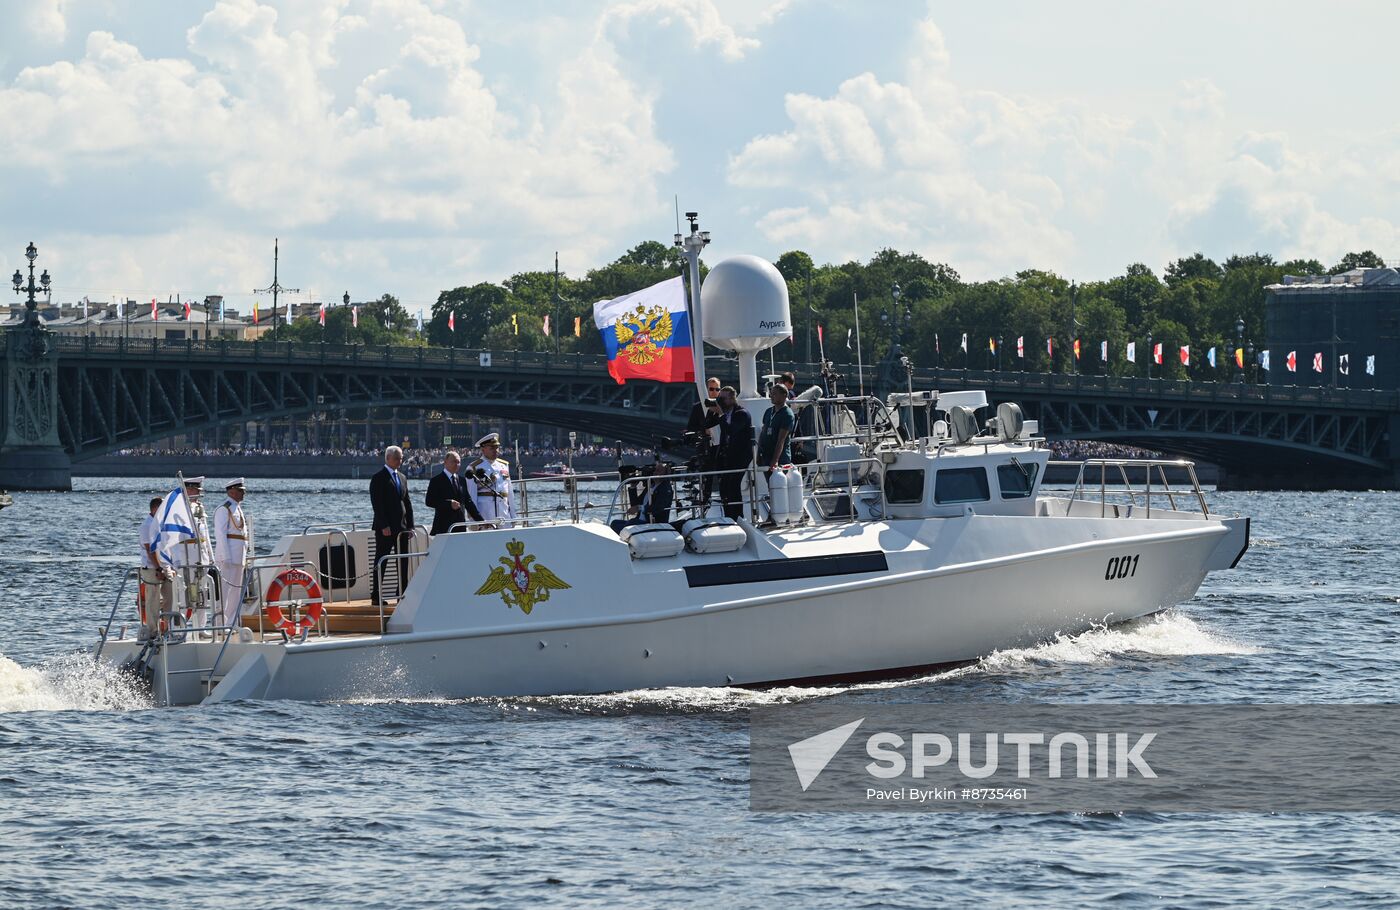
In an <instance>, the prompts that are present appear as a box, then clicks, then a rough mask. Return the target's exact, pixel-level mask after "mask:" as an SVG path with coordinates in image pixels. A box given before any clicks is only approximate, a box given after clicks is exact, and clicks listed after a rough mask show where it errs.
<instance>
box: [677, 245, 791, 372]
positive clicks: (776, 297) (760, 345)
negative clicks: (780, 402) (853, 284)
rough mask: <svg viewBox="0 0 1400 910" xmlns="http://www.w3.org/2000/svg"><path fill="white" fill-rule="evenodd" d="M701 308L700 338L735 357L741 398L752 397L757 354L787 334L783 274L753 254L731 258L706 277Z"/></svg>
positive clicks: (786, 293) (787, 312)
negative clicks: (734, 354) (736, 358)
mask: <svg viewBox="0 0 1400 910" xmlns="http://www.w3.org/2000/svg"><path fill="white" fill-rule="evenodd" d="M700 308H701V312H702V316H703V318H702V325H703V327H704V330H705V340H706V341H708V342H709V343H710V344H712V345H714V346H715V347H717V348H722V349H724V350H728V351H735V352H737V353H738V355H739V393H740V396H741V397H743V398H752V397H757V396H758V394H759V392H760V389H759V388H758V369H757V366H756V363H755V360H756V355H757V354H758V352H759V351H763V350H767V349H768V348H771V347H772V346H773V345H775V344H777V343H778V342H780V341H782V340H783V339H784V338H787V337H788V336H789V335H791V334H792V314H791V311H790V310H789V306H788V290H787V282H786V281H784V280H783V276H782V274H781V273H780V272H779V271H778V270H777V268H776V267H774V265H773V263H771V262H769V261H768V260H766V259H761V258H759V257H758V256H733V257H731V258H729V259H726V260H724V261H723V262H721V263H719V264H718V265H716V266H715V267H714V268H712V269H710V273H709V274H708V275H706V276H705V282H704V284H702V285H701V287H700Z"/></svg>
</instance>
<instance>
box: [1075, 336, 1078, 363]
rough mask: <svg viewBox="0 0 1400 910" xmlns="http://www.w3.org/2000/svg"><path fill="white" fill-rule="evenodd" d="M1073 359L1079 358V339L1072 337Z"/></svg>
mask: <svg viewBox="0 0 1400 910" xmlns="http://www.w3.org/2000/svg"><path fill="white" fill-rule="evenodd" d="M1074 359H1075V360H1078V359H1079V339H1078V338H1076V339H1074Z"/></svg>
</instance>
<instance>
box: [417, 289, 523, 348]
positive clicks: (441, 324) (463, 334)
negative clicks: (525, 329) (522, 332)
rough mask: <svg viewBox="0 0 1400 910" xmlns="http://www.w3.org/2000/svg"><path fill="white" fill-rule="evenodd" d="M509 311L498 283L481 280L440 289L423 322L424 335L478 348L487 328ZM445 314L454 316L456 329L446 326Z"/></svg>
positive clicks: (447, 343) (506, 297) (445, 344)
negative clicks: (448, 289)
mask: <svg viewBox="0 0 1400 910" xmlns="http://www.w3.org/2000/svg"><path fill="white" fill-rule="evenodd" d="M509 314H510V307H509V294H508V293H507V291H506V289H505V288H503V287H501V286H500V285H498V284H491V283H490V282H486V281H483V282H482V283H480V284H474V285H472V286H471V287H469V288H467V287H460V288H453V289H452V290H450V291H443V292H442V293H441V294H439V295H438V299H437V302H436V303H434V304H433V317H432V320H431V321H430V322H429V323H428V325H427V326H426V328H427V330H428V339H429V341H431V342H432V343H433V344H437V345H442V346H443V347H448V346H452V347H464V348H479V347H482V346H483V342H484V341H485V340H486V334H487V333H488V332H489V331H490V330H491V328H492V327H493V326H494V325H496V324H497V323H499V322H500V321H501V320H502V319H503V318H504V319H509V318H510V315H509ZM449 316H451V317H454V318H455V322H456V331H453V329H452V328H450V327H449V326H448V321H449Z"/></svg>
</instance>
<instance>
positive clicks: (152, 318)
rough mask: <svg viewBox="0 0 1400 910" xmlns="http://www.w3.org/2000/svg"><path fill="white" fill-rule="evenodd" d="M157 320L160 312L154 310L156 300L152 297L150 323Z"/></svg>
mask: <svg viewBox="0 0 1400 910" xmlns="http://www.w3.org/2000/svg"><path fill="white" fill-rule="evenodd" d="M158 319H160V310H159V309H157V308H156V299H155V298H154V297H152V298H151V321H152V322H155V321H156V320H158Z"/></svg>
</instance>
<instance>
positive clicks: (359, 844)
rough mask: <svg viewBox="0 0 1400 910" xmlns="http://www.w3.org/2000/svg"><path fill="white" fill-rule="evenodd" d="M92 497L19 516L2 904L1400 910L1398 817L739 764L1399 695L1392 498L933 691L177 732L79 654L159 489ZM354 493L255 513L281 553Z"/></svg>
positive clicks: (26, 501) (356, 513)
mask: <svg viewBox="0 0 1400 910" xmlns="http://www.w3.org/2000/svg"><path fill="white" fill-rule="evenodd" d="M77 483H78V489H76V490H75V491H73V492H71V493H63V494H38V493H35V494H28V493H26V494H17V495H16V496H15V500H16V502H15V505H14V506H13V507H12V508H9V509H6V510H4V512H3V514H0V655H3V656H0V907H102V908H118V910H120V908H141V910H145V908H149V907H154V906H182V907H196V908H197V907H228V906H233V905H239V906H243V907H250V908H251V907H292V906H298V907H305V906H337V907H395V908H410V907H444V906H471V905H484V906H508V905H525V904H539V903H546V902H547V903H550V904H562V905H566V906H598V907H618V906H626V907H654V906H658V905H663V904H670V905H676V904H681V905H706V906H735V907H764V908H768V907H782V906H839V907H851V906H856V907H885V906H908V907H927V906H932V905H941V904H966V903H971V902H973V901H986V902H988V905H989V906H1005V905H1015V904H1034V905H1038V906H1056V907H1058V906H1065V907H1070V906H1081V905H1084V904H1086V903H1088V902H1090V901H1098V900H1111V901H1113V902H1114V903H1115V904H1117V905H1119V906H1124V907H1137V906H1148V905H1151V906H1163V905H1165V906H1179V907H1227V906H1236V905H1240V904H1262V905H1269V906H1295V907H1320V906H1353V905H1357V904H1366V905H1368V906H1388V905H1396V904H1400V899H1397V897H1396V894H1397V892H1398V891H1400V860H1397V855H1400V819H1396V818H1394V817H1387V816H1380V815H1273V816H1267V815H1224V814H1222V815H1210V814H1192V815H1187V814H1143V813H1139V814H1129V815H1121V816H1114V815H1094V816H1082V815H1017V814H1010V813H997V814H991V813H989V814H977V813H965V814H964V813H931V814H906V815H896V816H892V815H861V814H810V815H769V814H755V813H752V812H750V811H749V808H748V766H747V747H748V730H747V709H748V708H749V707H750V706H752V705H759V704H771V703H773V702H782V701H795V700H800V699H834V700H844V701H857V702H906V701H958V702H1002V701H1005V702H1076V703H1095V702H1150V703H1184V702H1190V703H1228V702H1279V703H1298V702H1395V701H1400V674H1398V673H1397V669H1398V667H1397V654H1400V648H1398V647H1397V645H1400V584H1397V579H1396V566H1397V549H1398V548H1397V544H1396V531H1397V529H1400V496H1396V495H1395V494H1386V493H1311V494H1299V493H1251V494H1244V493H1235V494H1224V493H1222V494H1212V495H1211V496H1210V504H1211V507H1212V509H1213V510H1217V511H1222V512H1225V513H1232V514H1233V513H1240V514H1250V515H1252V516H1253V517H1254V526H1253V527H1254V540H1253V544H1252V546H1251V548H1250V550H1249V552H1248V554H1247V555H1246V556H1245V558H1244V560H1243V561H1242V562H1241V563H1240V566H1239V568H1238V569H1236V570H1235V571H1233V572H1224V573H1216V574H1214V575H1212V576H1210V577H1209V578H1208V579H1207V581H1206V584H1205V586H1204V587H1203V588H1202V589H1201V592H1200V593H1199V595H1198V596H1197V597H1196V598H1195V599H1194V600H1192V601H1191V602H1190V603H1187V604H1185V605H1184V606H1182V607H1181V608H1179V609H1177V610H1174V611H1171V612H1169V613H1167V614H1164V615H1162V616H1159V617H1156V618H1152V619H1148V620H1144V621H1140V622H1138V623H1136V624H1133V625H1130V626H1127V627H1120V628H1115V629H1110V630H1100V631H1093V632H1089V633H1086V634H1084V635H1080V636H1078V637H1075V638H1070V639H1064V640H1059V641H1054V642H1050V643H1047V644H1043V645H1041V646H1038V647H1034V648H1029V649H1024V650H1016V651H1005V652H1000V653H996V654H993V655H991V656H989V657H987V658H986V659H984V660H983V661H981V662H980V663H979V664H977V665H975V666H971V667H966V668H962V669H959V670H955V671H951V672H947V673H942V674H938V675H935V676H930V677H925V678H921V679H914V680H908V681H902V682H897V683H881V684H874V685H863V686H849V687H837V688H823V689H805V690H804V689H785V690H779V691H766V692H761V693H752V692H742V691H732V690H724V689H677V690H666V691H657V692H641V693H626V694H619V695H609V696H590V697H568V698H520V699H501V698H492V699H468V700H464V701H443V702H408V703H406V702H402V701H394V700H376V699H374V698H372V697H367V698H366V699H363V700H360V701H355V702H352V703H338V704H300V703H292V702H272V703H248V704H232V705H220V706H218V707H214V708H179V709H159V710H157V709H150V708H149V707H148V706H147V705H146V704H145V703H144V702H143V700H142V696H141V694H140V693H139V692H136V691H133V690H131V689H130V688H129V687H127V686H126V685H124V684H123V683H122V682H121V680H120V679H118V678H115V677H113V676H111V675H108V674H101V673H98V672H96V671H95V670H94V669H93V668H92V666H91V663H90V662H89V661H86V660H84V659H82V658H81V657H78V656H76V651H77V649H79V648H81V647H85V646H88V645H90V644H91V642H92V640H93V639H94V637H95V635H96V633H97V629H98V625H99V623H100V621H101V620H102V619H103V618H104V617H105V616H106V613H107V610H108V609H109V608H110V605H111V602H112V597H113V595H114V593H115V591H116V585H117V577H118V575H119V574H120V572H121V570H122V569H123V568H124V567H125V566H127V565H129V564H132V563H133V562H134V559H135V555H134V554H135V553H136V551H137V543H136V538H137V529H138V525H139V522H140V520H141V518H142V517H143V516H144V513H145V504H146V502H147V500H148V499H149V498H150V496H151V495H154V494H158V493H160V492H162V490H161V487H162V485H163V483H162V481H157V480H139V479H125V478H123V479H81V480H79V481H78V482H77ZM415 489H417V490H421V489H422V485H421V483H417V484H415ZM366 500H367V496H366V494H365V491H364V483H363V482H361V481H343V482H342V481H325V482H322V481H280V482H279V481H259V482H257V483H255V484H254V486H253V488H252V489H251V490H250V492H249V496H248V501H247V503H246V506H247V508H248V510H249V512H250V513H251V514H252V516H253V518H254V521H255V522H256V526H257V528H258V530H259V533H260V539H261V540H262V541H263V542H264V543H270V542H271V541H272V539H273V537H274V536H275V534H276V533H277V532H280V531H283V530H286V529H291V528H300V527H301V526H303V525H307V524H311V523H315V522H320V521H325V520H331V519H345V518H353V517H363V515H364V512H365V507H366V505H367V502H366ZM1026 595H1027V596H1028V597H1033V596H1034V592H1032V591H1028V592H1026Z"/></svg>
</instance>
